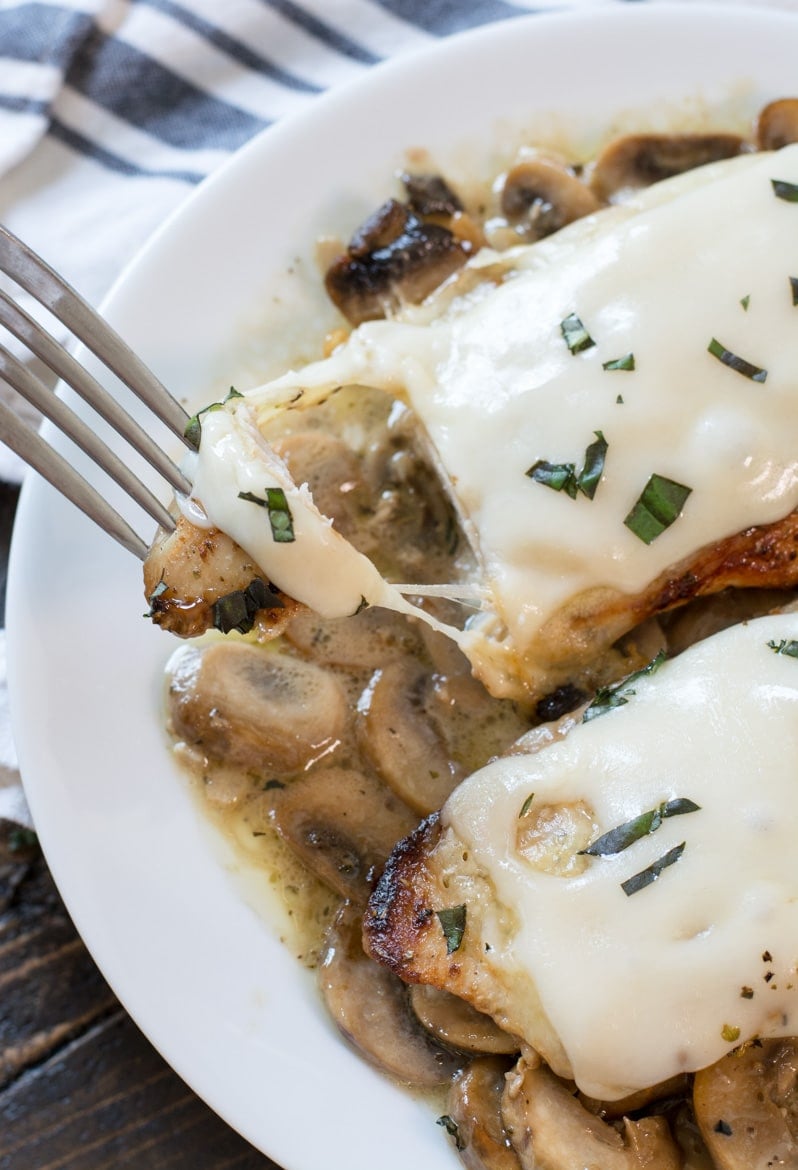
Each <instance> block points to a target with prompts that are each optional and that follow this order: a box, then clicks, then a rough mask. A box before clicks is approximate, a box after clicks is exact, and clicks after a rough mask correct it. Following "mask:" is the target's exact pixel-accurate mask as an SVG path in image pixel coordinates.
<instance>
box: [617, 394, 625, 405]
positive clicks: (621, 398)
mask: <svg viewBox="0 0 798 1170" xmlns="http://www.w3.org/2000/svg"><path fill="white" fill-rule="evenodd" d="M615 405H616V406H623V394H619V395H618V397H617V398H616V399H615Z"/></svg>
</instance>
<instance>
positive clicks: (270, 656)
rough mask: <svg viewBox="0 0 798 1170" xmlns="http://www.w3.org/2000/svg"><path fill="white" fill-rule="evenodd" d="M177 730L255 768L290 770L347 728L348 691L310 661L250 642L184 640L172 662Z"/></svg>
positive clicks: (204, 748)
mask: <svg viewBox="0 0 798 1170" xmlns="http://www.w3.org/2000/svg"><path fill="white" fill-rule="evenodd" d="M169 716H170V721H171V724H172V729H173V733H174V735H175V736H176V737H177V738H179V739H182V740H185V741H186V742H187V743H189V744H191V745H192V746H194V747H196V748H198V749H199V750H200V751H201V752H202V753H203V754H204V755H206V756H208V757H210V758H214V759H217V760H224V762H225V763H227V764H237V765H239V766H240V767H242V768H246V769H247V770H249V771H251V772H253V773H254V774H256V775H267V776H273V775H290V774H291V773H294V772H297V771H299V770H300V769H302V768H304V767H306V766H307V765H308V764H309V763H310V762H312V761H313V760H314V759H316V758H317V757H320V756H321V755H323V754H324V753H325V752H326V751H327V750H329V748H330V746H331V745H332V744H334V743H335V741H336V740H338V739H339V738H340V736H341V734H342V731H343V728H344V724H345V722H346V718H347V708H346V699H345V697H344V692H343V690H342V688H341V686H340V684H339V683H338V681H337V679H335V678H334V677H333V676H332V675H331V674H329V673H328V672H327V671H325V670H322V669H321V668H320V667H318V666H314V665H312V664H311V663H309V662H302V661H300V660H298V659H295V658H289V657H288V656H287V655H285V654H278V653H273V652H271V651H269V650H265V649H263V648H261V647H259V646H255V645H251V644H249V643H246V642H240V641H236V642H233V641H230V640H229V639H228V640H220V641H218V642H214V643H213V644H212V645H208V646H203V647H201V648H196V647H193V646H192V647H188V646H187V647H185V648H184V649H183V650H182V651H181V652H180V653H179V654H178V655H176V656H175V657H174V659H173V661H172V664H171V670H170V678H169Z"/></svg>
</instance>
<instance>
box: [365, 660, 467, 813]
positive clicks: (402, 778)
mask: <svg viewBox="0 0 798 1170" xmlns="http://www.w3.org/2000/svg"><path fill="white" fill-rule="evenodd" d="M428 685H429V679H428V676H427V674H426V671H424V670H423V669H422V668H421V667H419V666H418V665H413V664H410V663H404V662H397V663H390V664H389V665H387V666H386V667H385V668H384V669H383V670H378V671H377V672H376V673H375V675H374V677H373V678H372V680H371V682H370V683H369V686H368V688H367V690H366V692H365V693H364V695H363V697H362V699H361V701H360V704H359V712H360V721H359V724H358V731H359V738H360V742H361V746H362V747H363V749H364V751H365V752H366V755H367V756H368V757H369V759H370V760H371V762H372V763H373V764H374V766H375V767H376V768H377V770H378V771H379V773H380V775H381V776H382V777H383V779H384V780H385V782H386V784H389V785H390V786H391V788H392V789H393V790H394V792H395V793H396V794H397V796H399V798H400V799H401V800H403V801H404V802H405V804H408V805H409V806H410V808H412V809H413V810H414V811H415V812H417V813H418V814H419V815H421V816H424V815H426V814H427V813H431V812H434V811H435V810H436V809H439V808H440V807H441V805H442V804H443V802H444V801H445V800H446V798H447V797H448V796H449V795H450V794H451V792H453V791H454V788H455V787H456V785H457V784H458V783H459V782H460V780H462V778H463V769H462V768H461V767H460V765H459V764H458V763H457V762H456V761H455V760H453V759H452V758H451V756H450V754H449V752H448V751H447V749H446V745H445V744H444V742H443V740H442V738H441V736H440V735H439V733H438V732H437V731H436V730H435V728H434V726H433V725H432V723H431V721H430V719H429V716H428V715H427V713H426V711H425V709H424V704H425V700H426V699H427V693H426V692H427V687H428Z"/></svg>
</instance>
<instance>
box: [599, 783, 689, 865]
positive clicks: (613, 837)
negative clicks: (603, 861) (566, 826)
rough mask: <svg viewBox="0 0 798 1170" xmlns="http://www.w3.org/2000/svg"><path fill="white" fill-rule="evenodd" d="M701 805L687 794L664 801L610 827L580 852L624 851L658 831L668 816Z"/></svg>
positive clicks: (678, 814)
mask: <svg viewBox="0 0 798 1170" xmlns="http://www.w3.org/2000/svg"><path fill="white" fill-rule="evenodd" d="M700 807H701V806H700V805H697V804H695V802H694V801H692V800H689V799H688V798H687V797H685V796H678V797H676V798H675V799H674V800H668V801H663V803H662V804H660V805H658V807H657V808H654V809H651V811H650V812H644V813H641V814H640V816H639V817H635V818H634V819H633V820H631V821H626V822H625V824H623V825H618V827H617V828H616V829H610V831H609V832H608V833H605V834H604V835H603V836H602V837H599V838H598V840H596V841H594V842H593V844H592V845H589V846H588V847H587V849H580V850H579V852H580V854H585V853H586V854H589V856H591V857H611V856H613V855H614V854H616V853H622V852H623V850H624V849H628V848H629V846H630V845H634V843H635V841H640V840H642V838H643V837H647V836H648V835H649V834H650V833H656V831H657V829H659V828H660V827H661V825H662V822H663V821H664V820H667V818H668V817H681V816H684V814H685V813H691V812H698V811H699V809H700Z"/></svg>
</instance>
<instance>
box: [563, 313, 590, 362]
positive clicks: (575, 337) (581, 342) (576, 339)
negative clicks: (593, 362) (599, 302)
mask: <svg viewBox="0 0 798 1170" xmlns="http://www.w3.org/2000/svg"><path fill="white" fill-rule="evenodd" d="M560 331H561V332H562V335H563V337H564V338H565V344H566V345H567V346H568V348H569V349H570V351H571V353H582V351H583V350H585V349H591V348H592V347H593V346H594V345H595V344H596V343H595V341H594V340H593V338H592V337H591V336H590V334H589V333H588V331H587V329H585V327H584V325H583V324H582V322H581V320H580V319H579V317H577V315H576V313H569V314H568V316H567V317H566V318H565V319H564V320H562V321H561V322H560Z"/></svg>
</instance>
